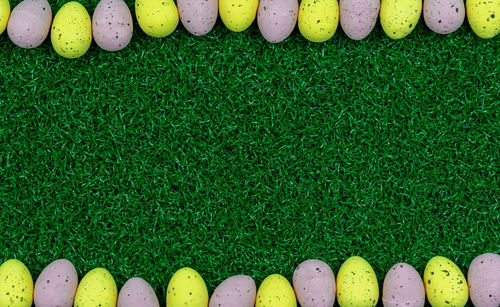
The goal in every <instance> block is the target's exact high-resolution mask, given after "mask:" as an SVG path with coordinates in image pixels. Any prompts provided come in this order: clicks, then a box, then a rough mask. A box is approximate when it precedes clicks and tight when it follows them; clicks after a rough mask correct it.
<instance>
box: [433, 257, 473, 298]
mask: <svg viewBox="0 0 500 307" xmlns="http://www.w3.org/2000/svg"><path fill="white" fill-rule="evenodd" d="M424 284H425V293H426V294H427V299H428V300H429V303H430V304H431V305H432V306H433V307H445V306H448V307H449V306H454V307H460V306H465V304H467V300H468V299H469V289H468V286H467V282H466V281H465V276H464V274H463V273H462V271H460V269H459V268H458V266H457V265H456V264H455V263H453V261H451V260H450V259H448V258H445V257H441V256H436V257H434V258H432V259H431V260H429V262H427V265H426V266H425V270H424Z"/></svg>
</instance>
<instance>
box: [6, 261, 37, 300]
mask: <svg viewBox="0 0 500 307" xmlns="http://www.w3.org/2000/svg"><path fill="white" fill-rule="evenodd" d="M32 303H33V278H32V277H31V274H30V271H29V270H28V268H27V267H26V266H25V265H24V263H22V262H21V261H19V260H15V259H10V260H7V261H5V262H4V263H3V264H2V265H0V306H2V307H31V304H32Z"/></svg>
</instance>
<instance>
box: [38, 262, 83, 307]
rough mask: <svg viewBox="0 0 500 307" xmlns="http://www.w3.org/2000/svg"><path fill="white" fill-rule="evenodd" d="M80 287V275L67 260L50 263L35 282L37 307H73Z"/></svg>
mask: <svg viewBox="0 0 500 307" xmlns="http://www.w3.org/2000/svg"><path fill="white" fill-rule="evenodd" d="M77 287H78V274H77V273H76V270H75V267H74V266H73V264H72V263H71V262H70V261H68V260H66V259H59V260H56V261H54V262H52V263H50V264H49V265H48V266H47V267H46V268H45V269H43V271H42V272H41V273H40V276H38V278H37V280H36V282H35V288H34V291H33V298H34V300H35V305H36V306H37V307H54V306H58V307H71V306H73V300H74V299H75V294H76V288H77Z"/></svg>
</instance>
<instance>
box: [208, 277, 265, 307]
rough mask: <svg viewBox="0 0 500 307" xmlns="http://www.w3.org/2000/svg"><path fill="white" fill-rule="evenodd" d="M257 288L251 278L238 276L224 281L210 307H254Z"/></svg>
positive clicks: (214, 294) (213, 296)
mask: <svg viewBox="0 0 500 307" xmlns="http://www.w3.org/2000/svg"><path fill="white" fill-rule="evenodd" d="M256 295H257V287H256V286H255V282H254V280H253V279H252V277H250V276H246V275H236V276H232V277H229V278H228V279H226V280H224V281H223V282H222V283H221V284H220V285H219V286H217V288H215V290H214V293H213V294H212V297H211V298H210V303H209V304H208V306H209V307H234V306H238V307H253V306H254V305H255V297H256Z"/></svg>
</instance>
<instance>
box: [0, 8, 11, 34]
mask: <svg viewBox="0 0 500 307" xmlns="http://www.w3.org/2000/svg"><path fill="white" fill-rule="evenodd" d="M9 16H10V4H9V0H0V34H2V33H3V31H5V28H6V27H7V23H8V22H9Z"/></svg>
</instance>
